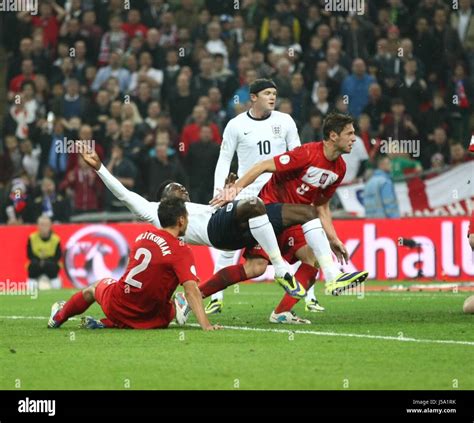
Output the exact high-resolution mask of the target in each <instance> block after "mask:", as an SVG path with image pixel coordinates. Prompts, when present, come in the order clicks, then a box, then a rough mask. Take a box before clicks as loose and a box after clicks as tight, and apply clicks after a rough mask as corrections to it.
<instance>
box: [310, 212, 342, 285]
mask: <svg viewBox="0 0 474 423" xmlns="http://www.w3.org/2000/svg"><path fill="white" fill-rule="evenodd" d="M301 227H302V228H303V233H304V238H305V239H306V242H307V243H308V245H309V246H310V247H311V249H312V250H313V252H314V255H315V256H316V258H317V259H318V263H319V266H320V267H321V269H322V271H323V273H324V279H325V280H326V282H331V281H333V280H334V279H336V277H337V276H338V275H339V274H340V273H341V271H340V270H339V269H338V268H337V265H336V263H335V262H334V260H333V258H332V254H331V246H330V245H329V241H328V238H327V236H326V232H324V229H323V225H322V224H321V220H320V219H319V218H317V219H313V220H310V221H309V222H306V223H305V224H304V225H301Z"/></svg>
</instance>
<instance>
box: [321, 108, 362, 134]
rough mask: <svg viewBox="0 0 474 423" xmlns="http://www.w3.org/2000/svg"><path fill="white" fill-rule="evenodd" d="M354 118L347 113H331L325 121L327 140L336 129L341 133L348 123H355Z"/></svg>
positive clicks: (324, 128) (324, 131) (336, 131)
mask: <svg viewBox="0 0 474 423" xmlns="http://www.w3.org/2000/svg"><path fill="white" fill-rule="evenodd" d="M353 124H354V118H353V117H352V116H350V115H347V114H345V113H335V112H334V113H329V114H328V115H327V116H326V118H325V119H324V122H323V137H324V139H325V140H328V139H329V134H330V132H331V131H334V132H335V133H336V134H338V135H339V134H340V133H341V132H342V131H343V129H344V128H345V127H346V126H347V125H353Z"/></svg>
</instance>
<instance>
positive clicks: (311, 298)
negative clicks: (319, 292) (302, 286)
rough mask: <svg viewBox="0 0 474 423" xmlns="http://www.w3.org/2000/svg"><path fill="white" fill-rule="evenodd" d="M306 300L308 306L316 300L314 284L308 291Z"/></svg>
mask: <svg viewBox="0 0 474 423" xmlns="http://www.w3.org/2000/svg"><path fill="white" fill-rule="evenodd" d="M304 300H305V302H306V304H308V303H310V302H311V301H315V300H316V295H314V284H313V285H312V286H311V288H309V289H308V290H307V291H306V297H305V298H304Z"/></svg>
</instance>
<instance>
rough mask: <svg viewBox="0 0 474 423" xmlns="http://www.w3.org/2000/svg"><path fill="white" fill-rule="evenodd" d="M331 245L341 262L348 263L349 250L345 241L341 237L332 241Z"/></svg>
mask: <svg viewBox="0 0 474 423" xmlns="http://www.w3.org/2000/svg"><path fill="white" fill-rule="evenodd" d="M330 245H331V249H332V251H333V252H334V254H335V255H336V257H337V261H338V262H339V263H341V264H344V262H345V263H346V264H348V263H349V253H348V252H347V249H346V246H345V245H344V243H343V242H342V241H341V240H340V239H337V240H335V241H331V242H330Z"/></svg>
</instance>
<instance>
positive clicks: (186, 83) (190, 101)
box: [169, 73, 196, 131]
mask: <svg viewBox="0 0 474 423" xmlns="http://www.w3.org/2000/svg"><path fill="white" fill-rule="evenodd" d="M171 98H172V99H173V100H172V101H171ZM195 104H196V97H195V95H194V94H193V93H192V92H191V83H190V80H189V77H188V76H186V75H185V74H183V73H180V74H179V76H178V78H177V79H176V87H175V89H174V90H173V91H172V94H171V96H170V101H169V110H170V115H171V119H172V120H173V124H174V126H175V127H176V129H177V130H178V131H181V129H182V127H183V125H184V122H185V121H186V119H187V117H188V116H189V115H190V114H191V113H192V111H193V107H194V105H195Z"/></svg>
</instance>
